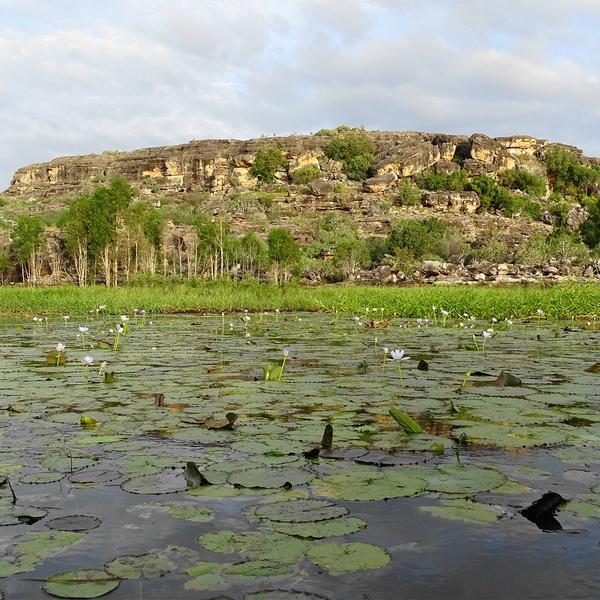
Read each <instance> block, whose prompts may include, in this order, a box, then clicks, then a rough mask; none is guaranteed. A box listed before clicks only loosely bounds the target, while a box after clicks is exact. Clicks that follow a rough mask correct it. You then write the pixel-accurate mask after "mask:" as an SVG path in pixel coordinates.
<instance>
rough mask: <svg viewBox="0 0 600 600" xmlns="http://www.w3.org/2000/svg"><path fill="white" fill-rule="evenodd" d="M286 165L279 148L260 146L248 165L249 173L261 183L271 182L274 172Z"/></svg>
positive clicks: (273, 178)
mask: <svg viewBox="0 0 600 600" xmlns="http://www.w3.org/2000/svg"><path fill="white" fill-rule="evenodd" d="M286 165H287V161H286V160H285V157H284V156H283V153H282V152H281V150H280V149H279V148H261V149H260V150H259V151H258V152H257V153H256V158H255V159H254V162H253V163H252V166H251V167H250V174H251V175H252V176H253V177H256V178H257V179H258V181H260V182H261V183H273V181H275V173H277V171H279V170H280V169H283V168H284V167H285V166H286Z"/></svg>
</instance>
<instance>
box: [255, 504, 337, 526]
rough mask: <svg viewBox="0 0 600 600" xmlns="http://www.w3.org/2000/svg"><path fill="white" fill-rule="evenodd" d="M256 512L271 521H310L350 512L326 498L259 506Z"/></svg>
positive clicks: (335, 516)
mask: <svg viewBox="0 0 600 600" xmlns="http://www.w3.org/2000/svg"><path fill="white" fill-rule="evenodd" d="M255 514H256V516H257V517H259V518H261V519H269V520H270V521H282V522H286V523H309V522H311V521H325V520H327V519H335V518H337V517H341V516H343V515H346V514H348V509H347V508H346V507H344V506H339V505H336V504H333V503H332V502H328V501H326V500H295V501H291V502H273V503H269V504H266V505H264V506H259V507H257V508H256V510H255Z"/></svg>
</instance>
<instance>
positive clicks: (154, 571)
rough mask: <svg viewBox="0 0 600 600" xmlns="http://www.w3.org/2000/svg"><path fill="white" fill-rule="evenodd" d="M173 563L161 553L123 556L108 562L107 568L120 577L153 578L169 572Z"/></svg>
mask: <svg viewBox="0 0 600 600" xmlns="http://www.w3.org/2000/svg"><path fill="white" fill-rule="evenodd" d="M172 568H173V565H172V564H171V563H170V562H169V561H168V560H166V559H165V558H164V557H162V556H160V555H159V554H153V553H149V554H142V555H141V556H121V557H119V558H115V560H112V561H111V562H109V563H107V564H106V570H107V572H108V573H110V574H111V575H114V576H115V577H119V578H120V579H140V578H143V579H152V578H154V577H160V576H161V575H164V574H165V573H169V572H170V571H171V570H172Z"/></svg>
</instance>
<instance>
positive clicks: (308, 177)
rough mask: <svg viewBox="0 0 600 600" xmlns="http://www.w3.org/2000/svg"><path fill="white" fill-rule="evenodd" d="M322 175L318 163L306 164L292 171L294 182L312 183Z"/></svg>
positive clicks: (297, 183) (296, 183)
mask: <svg viewBox="0 0 600 600" xmlns="http://www.w3.org/2000/svg"><path fill="white" fill-rule="evenodd" d="M320 176H321V169H319V167H318V166H317V165H305V166H304V167H299V168H298V169H294V170H293V171H292V172H291V177H292V183H294V184H295V185H302V184H306V183H310V182H311V181H314V180H315V179H318V178H319V177H320Z"/></svg>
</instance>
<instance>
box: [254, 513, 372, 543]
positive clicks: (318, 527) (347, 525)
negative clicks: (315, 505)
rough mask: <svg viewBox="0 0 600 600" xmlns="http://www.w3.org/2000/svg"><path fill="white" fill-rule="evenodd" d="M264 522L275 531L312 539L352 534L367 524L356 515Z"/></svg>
mask: <svg viewBox="0 0 600 600" xmlns="http://www.w3.org/2000/svg"><path fill="white" fill-rule="evenodd" d="M264 523H266V524H268V527H269V529H272V530H273V531H278V532H279V533H285V534H286V535H293V536H295V537H300V538H310V539H321V538H326V537H338V536H342V535H350V534H351V533H356V532H357V531H360V530H361V529H364V528H365V527H366V526H367V524H366V523H365V522H364V521H363V520H362V519H358V518H356V517H342V518H339V519H329V520H328V521H316V522H314V523H280V522H276V521H265V522H264Z"/></svg>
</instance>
